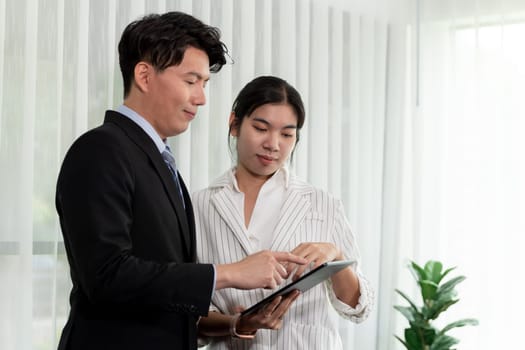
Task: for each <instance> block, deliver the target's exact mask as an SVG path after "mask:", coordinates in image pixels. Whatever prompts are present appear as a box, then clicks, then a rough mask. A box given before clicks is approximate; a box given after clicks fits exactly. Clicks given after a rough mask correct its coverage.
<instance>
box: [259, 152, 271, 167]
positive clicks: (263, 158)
mask: <svg viewBox="0 0 525 350" xmlns="http://www.w3.org/2000/svg"><path fill="white" fill-rule="evenodd" d="M257 158H259V161H260V162H261V163H263V164H264V165H269V164H272V163H273V162H274V161H275V160H276V159H275V158H273V157H270V156H265V155H261V154H258V155H257Z"/></svg>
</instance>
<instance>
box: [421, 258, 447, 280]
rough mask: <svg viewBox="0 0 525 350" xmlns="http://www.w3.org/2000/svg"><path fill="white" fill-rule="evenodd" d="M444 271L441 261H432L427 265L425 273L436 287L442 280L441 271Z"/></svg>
mask: <svg viewBox="0 0 525 350" xmlns="http://www.w3.org/2000/svg"><path fill="white" fill-rule="evenodd" d="M442 270H443V264H441V263H440V262H439V261H434V260H430V261H428V262H427V263H426V264H425V271H426V273H427V277H428V279H429V280H430V281H432V282H434V283H435V284H436V285H437V284H439V281H440V280H441V271H442Z"/></svg>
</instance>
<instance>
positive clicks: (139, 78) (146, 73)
mask: <svg viewBox="0 0 525 350" xmlns="http://www.w3.org/2000/svg"><path fill="white" fill-rule="evenodd" d="M152 72H153V67H152V66H151V65H150V64H148V63H146V62H144V61H140V62H139V63H137V64H136V65H135V70H134V72H133V73H134V78H135V79H134V80H135V85H136V86H137V88H138V89H139V90H140V91H141V92H147V91H148V90H149V82H150V79H151V74H152Z"/></svg>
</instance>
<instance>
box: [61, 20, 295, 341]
mask: <svg viewBox="0 0 525 350" xmlns="http://www.w3.org/2000/svg"><path fill="white" fill-rule="evenodd" d="M226 53H227V50H226V47H225V45H224V44H223V43H222V42H221V41H220V34H219V31H218V30H217V29H216V28H213V27H210V26H207V25H205V24H203V23H202V22H201V21H199V20H197V19H196V18H194V17H192V16H190V15H187V14H184V13H180V12H170V13H166V14H163V15H149V16H146V17H144V18H142V19H140V20H138V21H135V22H132V23H131V24H129V25H128V26H127V27H126V29H125V30H124V33H123V34H122V37H121V40H120V43H119V59H120V67H121V71H122V76H123V80H124V103H123V105H121V106H120V107H119V108H118V109H117V111H108V112H106V116H105V119H104V123H103V124H102V125H101V126H99V127H97V128H95V129H93V130H90V131H88V132H86V133H85V134H84V135H82V136H81V137H79V138H78V139H77V140H76V141H75V142H74V144H73V145H72V146H71V148H70V149H69V151H68V152H67V154H66V157H65V159H64V162H63V164H62V168H61V170H60V174H59V177H58V182H57V192H56V207H57V211H58V214H59V216H60V224H61V228H62V234H63V236H64V243H65V246H66V252H67V257H68V261H69V265H70V269H71V279H72V282H73V288H72V291H71V295H70V303H71V311H70V315H69V319H68V321H67V324H66V326H65V327H64V330H63V332H62V336H61V339H60V344H59V349H60V350H65V349H75V350H78V349H90V350H95V349H96V350H100V349H113V350H115V349H116V350H118V349H126V350H134V349H148V350H149V349H156V350H159V349H160V350H162V349H170V350H173V349H195V348H196V347H197V340H196V339H197V323H198V320H199V317H200V316H203V315H206V314H207V313H208V308H209V303H210V298H211V295H212V293H213V290H214V289H221V288H228V287H233V288H240V289H251V288H275V287H276V286H277V285H278V284H280V283H281V282H282V280H283V278H284V277H286V270H285V269H284V268H283V266H282V265H281V264H280V262H284V263H286V262H288V261H289V262H294V263H304V260H303V259H301V258H298V257H296V256H294V255H291V254H289V253H271V252H268V251H265V252H260V253H258V254H254V255H252V256H249V257H248V258H246V259H244V260H242V261H240V262H237V263H233V264H227V265H215V266H214V265H211V264H197V263H195V258H196V257H195V227H194V219H193V209H192V205H191V200H190V197H189V195H188V192H187V189H186V187H185V185H184V181H183V180H182V178H180V174H178V173H177V171H176V166H175V164H174V163H173V162H171V161H170V159H169V157H168V158H164V157H163V154H164V155H166V154H167V152H169V148H167V143H166V141H167V138H168V137H170V136H175V135H178V134H180V133H182V132H184V131H185V130H186V128H187V127H188V124H189V123H190V121H191V120H192V119H193V118H194V117H195V115H196V113H197V109H198V107H199V106H201V105H203V104H204V103H205V101H206V98H205V94H204V87H205V84H206V82H207V81H208V79H209V76H210V72H217V71H219V70H220V68H221V67H222V65H223V64H225V62H226V59H225V55H226Z"/></svg>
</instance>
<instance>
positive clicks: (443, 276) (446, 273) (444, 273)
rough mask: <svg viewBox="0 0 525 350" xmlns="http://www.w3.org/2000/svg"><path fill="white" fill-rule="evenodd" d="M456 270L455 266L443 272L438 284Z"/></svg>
mask: <svg viewBox="0 0 525 350" xmlns="http://www.w3.org/2000/svg"><path fill="white" fill-rule="evenodd" d="M455 269H456V267H455V266H454V267H451V268H449V269H446V270H445V272H443V274H442V275H441V278H440V279H439V281H438V282H437V283H438V284H439V283H440V282H441V281H442V280H443V278H445V276H446V275H448V274H449V272H450V271H452V270H455Z"/></svg>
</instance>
